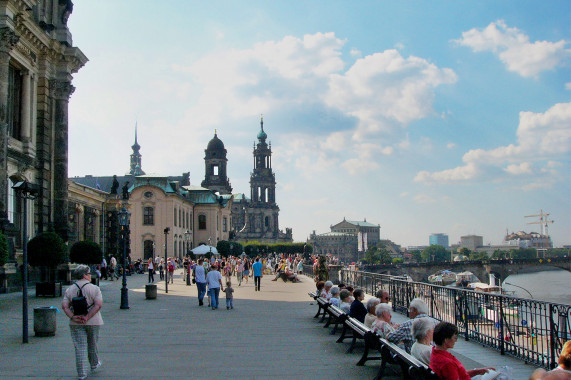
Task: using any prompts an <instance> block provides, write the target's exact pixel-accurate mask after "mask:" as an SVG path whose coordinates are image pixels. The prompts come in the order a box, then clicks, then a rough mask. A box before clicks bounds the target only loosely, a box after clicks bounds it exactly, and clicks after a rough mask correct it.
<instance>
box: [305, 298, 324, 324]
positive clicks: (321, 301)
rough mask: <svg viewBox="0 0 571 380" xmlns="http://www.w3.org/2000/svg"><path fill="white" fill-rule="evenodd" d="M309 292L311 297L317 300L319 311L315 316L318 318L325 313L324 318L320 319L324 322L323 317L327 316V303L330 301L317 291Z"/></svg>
mask: <svg viewBox="0 0 571 380" xmlns="http://www.w3.org/2000/svg"><path fill="white" fill-rule="evenodd" d="M307 294H308V295H309V296H310V297H311V298H313V299H314V300H315V302H316V303H317V313H316V314H315V315H314V316H313V318H317V317H319V316H320V315H321V314H322V313H323V316H322V319H321V321H320V322H323V318H325V316H326V315H327V305H328V304H329V303H328V302H327V301H325V300H324V299H323V298H321V297H319V295H318V294H317V292H310V293H307Z"/></svg>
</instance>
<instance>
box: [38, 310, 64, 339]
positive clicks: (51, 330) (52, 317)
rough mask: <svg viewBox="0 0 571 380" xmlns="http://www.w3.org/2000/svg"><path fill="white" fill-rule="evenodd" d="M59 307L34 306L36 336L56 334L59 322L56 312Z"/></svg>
mask: <svg viewBox="0 0 571 380" xmlns="http://www.w3.org/2000/svg"><path fill="white" fill-rule="evenodd" d="M57 311H58V309H57V308H56V307H54V306H45V307H35V308H34V332H35V334H36V336H54V335H56V330H57V323H56V313H57Z"/></svg>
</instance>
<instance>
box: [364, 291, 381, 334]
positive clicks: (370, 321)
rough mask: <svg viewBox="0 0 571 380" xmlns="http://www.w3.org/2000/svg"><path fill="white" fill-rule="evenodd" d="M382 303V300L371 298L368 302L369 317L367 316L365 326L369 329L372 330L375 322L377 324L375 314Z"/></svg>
mask: <svg viewBox="0 0 571 380" xmlns="http://www.w3.org/2000/svg"><path fill="white" fill-rule="evenodd" d="M380 303H381V300H380V299H378V298H376V297H373V298H369V300H368V301H367V305H366V306H365V307H366V308H367V315H366V316H365V326H367V327H368V328H371V326H372V325H373V322H375V319H377V315H376V314H375V309H376V307H377V305H378V304H380Z"/></svg>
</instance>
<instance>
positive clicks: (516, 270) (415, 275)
mask: <svg viewBox="0 0 571 380" xmlns="http://www.w3.org/2000/svg"><path fill="white" fill-rule="evenodd" d="M554 268H559V269H564V270H566V271H570V272H571V257H557V258H549V259H520V260H511V259H500V260H483V261H459V262H449V261H447V262H439V263H410V264H404V263H403V264H385V265H382V264H379V265H365V266H364V267H363V268H359V269H362V270H364V271H366V272H374V273H381V274H390V275H393V276H402V275H405V274H407V275H409V276H410V277H412V279H413V280H414V281H422V282H426V281H427V280H428V276H430V275H431V274H434V273H437V272H440V271H442V270H447V269H449V270H451V271H453V272H457V273H458V272H463V271H470V272H472V273H474V274H475V275H476V277H478V278H479V279H480V281H482V282H488V275H489V274H490V273H493V274H494V275H495V276H496V278H498V279H500V280H504V279H505V278H506V277H508V276H509V275H512V274H521V273H530V272H539V271H543V270H552V269H554Z"/></svg>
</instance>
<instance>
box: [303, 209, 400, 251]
mask: <svg viewBox="0 0 571 380" xmlns="http://www.w3.org/2000/svg"><path fill="white" fill-rule="evenodd" d="M330 229H331V232H326V233H324V234H319V235H318V234H317V233H316V232H315V231H313V233H312V234H311V235H310V236H309V239H308V243H309V244H311V245H312V246H313V251H314V252H315V253H317V254H328V253H329V254H332V255H335V256H338V257H339V261H343V262H350V261H355V260H357V252H362V251H366V250H367V248H368V247H374V246H376V245H377V244H378V243H379V242H380V230H381V227H380V226H379V225H378V224H377V225H375V224H372V223H369V222H367V220H366V219H365V220H363V221H352V220H346V219H345V218H343V221H341V222H339V223H337V224H335V225H332V226H330ZM359 236H360V237H361V238H359ZM391 247H392V245H391ZM387 249H389V247H387ZM389 250H390V249H389Z"/></svg>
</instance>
